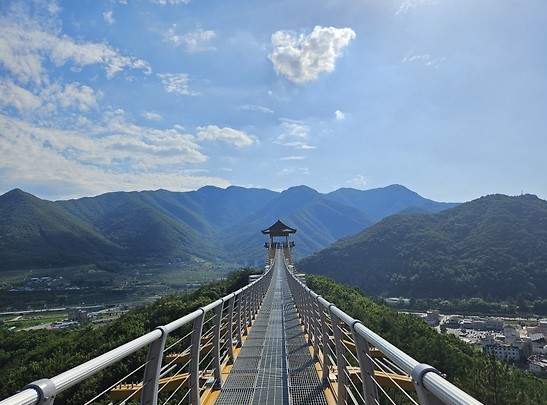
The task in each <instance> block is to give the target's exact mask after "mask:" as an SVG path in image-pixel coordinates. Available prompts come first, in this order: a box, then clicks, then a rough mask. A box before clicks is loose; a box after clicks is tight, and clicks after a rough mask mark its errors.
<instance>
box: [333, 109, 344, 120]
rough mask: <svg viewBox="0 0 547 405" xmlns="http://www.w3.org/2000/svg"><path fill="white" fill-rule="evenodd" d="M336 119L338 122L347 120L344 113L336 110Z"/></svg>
mask: <svg viewBox="0 0 547 405" xmlns="http://www.w3.org/2000/svg"><path fill="white" fill-rule="evenodd" d="M334 118H335V119H336V120H338V121H341V120H344V119H346V115H345V114H344V113H343V112H342V111H340V110H336V111H335V112H334Z"/></svg>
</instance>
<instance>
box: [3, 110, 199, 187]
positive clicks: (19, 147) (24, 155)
mask: <svg viewBox="0 0 547 405" xmlns="http://www.w3.org/2000/svg"><path fill="white" fill-rule="evenodd" d="M76 125H77V127H78V129H72V130H70V129H65V130H63V129H53V128H49V127H44V126H40V125H34V124H31V123H28V122H24V121H21V120H18V119H16V118H12V117H8V116H4V115H0V150H2V160H1V161H0V171H2V173H18V172H20V173H23V175H22V176H23V177H25V175H24V173H27V172H29V173H31V172H34V174H35V175H36V176H37V177H40V176H42V175H45V174H44V173H42V171H46V172H50V171H51V172H53V171H55V170H58V171H59V173H66V172H68V171H69V170H70V168H75V169H74V170H76V171H78V172H81V171H82V170H84V168H82V167H83V166H85V168H89V167H95V168H96V169H97V170H100V171H103V172H112V173H116V172H120V173H121V172H128V173H134V174H136V173H144V172H161V171H164V170H167V169H169V168H171V167H173V166H175V167H177V166H180V165H184V164H187V163H197V164H199V163H203V162H205V161H206V160H207V156H205V155H203V154H202V153H201V151H200V147H199V145H198V144H197V143H196V140H195V137H194V136H192V135H188V134H184V133H181V132H179V131H177V130H176V129H167V130H158V129H153V128H148V127H142V126H137V125H134V124H131V123H128V122H126V121H125V119H124V116H123V113H122V112H112V113H110V114H107V116H106V117H105V120H104V121H103V122H101V123H95V122H89V121H86V120H80V121H79V122H78V123H76V124H75V126H76ZM37 162H40V163H39V164H40V166H39V167H40V168H39V170H37V169H36V164H37ZM76 168H78V169H76ZM86 170H87V169H85V170H84V171H86Z"/></svg>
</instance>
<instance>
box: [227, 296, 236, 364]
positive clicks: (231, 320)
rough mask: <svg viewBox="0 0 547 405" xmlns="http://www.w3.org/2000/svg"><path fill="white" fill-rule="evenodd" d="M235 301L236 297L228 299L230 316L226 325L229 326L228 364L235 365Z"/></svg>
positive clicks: (228, 315)
mask: <svg viewBox="0 0 547 405" xmlns="http://www.w3.org/2000/svg"><path fill="white" fill-rule="evenodd" d="M234 301H235V295H233V296H231V297H230V298H229V299H228V314H227V318H226V323H227V326H228V331H227V339H228V364H233V362H234Z"/></svg>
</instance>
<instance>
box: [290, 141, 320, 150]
mask: <svg viewBox="0 0 547 405" xmlns="http://www.w3.org/2000/svg"><path fill="white" fill-rule="evenodd" d="M283 146H289V147H291V148H294V149H316V148H317V146H313V145H308V144H307V143H305V142H300V141H296V142H286V143H284V144H283Z"/></svg>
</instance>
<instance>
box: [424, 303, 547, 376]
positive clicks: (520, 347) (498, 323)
mask: <svg viewBox="0 0 547 405" xmlns="http://www.w3.org/2000/svg"><path fill="white" fill-rule="evenodd" d="M440 320H441V315H440V314H439V311H436V310H431V311H427V314H426V316H425V321H426V322H427V323H428V324H429V325H431V326H437V325H439V322H440ZM443 325H444V326H445V327H446V328H447V329H452V332H453V333H454V332H456V334H457V335H458V336H459V337H460V338H461V339H462V340H464V341H466V342H467V343H469V344H472V345H475V346H479V347H481V348H482V350H483V352H484V353H485V354H486V355H494V356H495V357H496V358H498V359H500V360H505V361H508V362H512V363H523V362H525V361H527V363H528V364H527V366H528V369H529V370H530V371H532V372H547V319H540V320H539V321H538V322H537V325H535V326H528V327H526V326H520V325H518V324H516V325H508V324H505V323H504V321H503V319H500V318H479V317H477V318H463V317H459V316H452V317H449V318H447V319H445V320H444V323H443Z"/></svg>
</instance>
